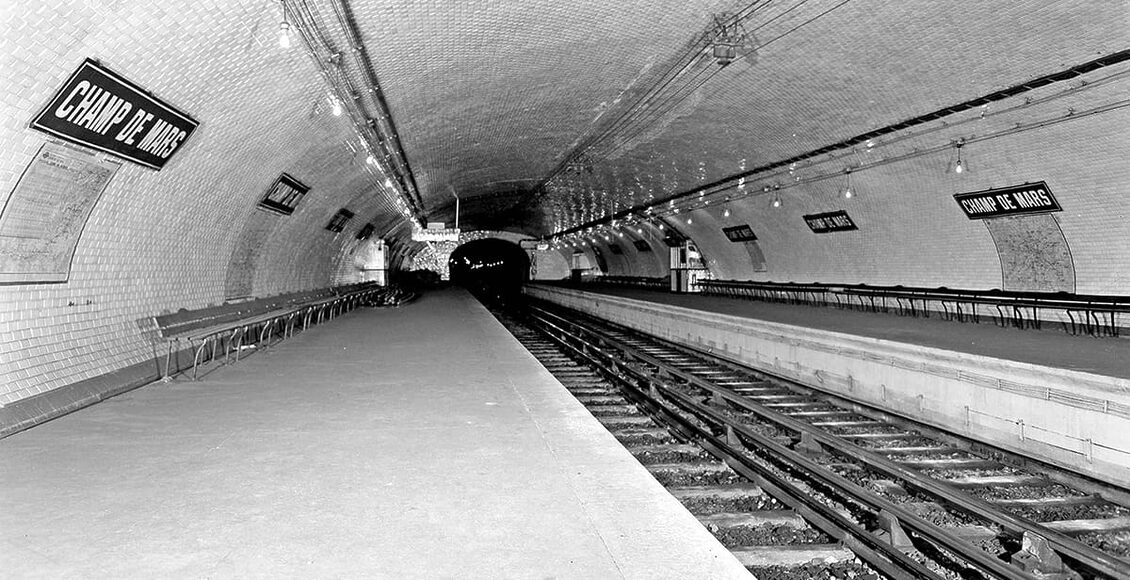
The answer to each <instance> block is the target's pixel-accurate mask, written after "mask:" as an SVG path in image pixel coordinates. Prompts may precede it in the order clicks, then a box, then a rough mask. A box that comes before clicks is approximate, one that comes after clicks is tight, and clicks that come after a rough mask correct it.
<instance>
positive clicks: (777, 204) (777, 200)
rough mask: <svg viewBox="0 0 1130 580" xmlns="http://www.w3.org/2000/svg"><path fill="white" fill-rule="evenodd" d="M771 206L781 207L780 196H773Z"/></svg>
mask: <svg viewBox="0 0 1130 580" xmlns="http://www.w3.org/2000/svg"><path fill="white" fill-rule="evenodd" d="M773 207H781V198H779V197H775V198H773Z"/></svg>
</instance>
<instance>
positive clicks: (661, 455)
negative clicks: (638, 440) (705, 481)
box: [628, 443, 709, 465]
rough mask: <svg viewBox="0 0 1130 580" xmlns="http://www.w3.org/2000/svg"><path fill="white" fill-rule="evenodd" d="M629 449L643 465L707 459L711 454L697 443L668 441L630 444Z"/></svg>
mask: <svg viewBox="0 0 1130 580" xmlns="http://www.w3.org/2000/svg"><path fill="white" fill-rule="evenodd" d="M628 450H629V451H631V453H632V455H633V456H635V458H636V460H637V461H639V462H640V463H642V464H643V465H662V464H672V463H687V462H694V461H705V460H708V459H709V456H708V455H707V454H706V453H705V452H704V451H703V450H702V449H701V448H700V447H698V446H697V445H686V444H682V443H668V444H663V445H635V446H631V445H629V446H628Z"/></svg>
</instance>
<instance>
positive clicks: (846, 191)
mask: <svg viewBox="0 0 1130 580" xmlns="http://www.w3.org/2000/svg"><path fill="white" fill-rule="evenodd" d="M844 198H846V199H851V189H845V190H844Z"/></svg>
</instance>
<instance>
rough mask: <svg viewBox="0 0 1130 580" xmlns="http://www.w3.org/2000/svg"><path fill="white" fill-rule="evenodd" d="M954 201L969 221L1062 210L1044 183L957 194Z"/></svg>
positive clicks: (1038, 182)
mask: <svg viewBox="0 0 1130 580" xmlns="http://www.w3.org/2000/svg"><path fill="white" fill-rule="evenodd" d="M953 198H954V199H955V200H957V203H958V205H960V206H961V210H962V211H964V212H965V216H966V217H968V218H969V219H971V220H981V219H986V218H994V217H1001V216H1006V215H1023V214H1030V213H1046V212H1052V211H1062V210H1063V208H1061V207H1059V203H1058V202H1057V201H1056V200H1055V197H1054V196H1053V195H1052V191H1051V189H1049V188H1048V184H1046V183H1044V182H1043V181H1037V182H1035V183H1025V184H1024V185H1014V186H1012V187H1002V188H1000V189H986V190H984V191H974V192H972V193H958V194H956V195H954V196H953Z"/></svg>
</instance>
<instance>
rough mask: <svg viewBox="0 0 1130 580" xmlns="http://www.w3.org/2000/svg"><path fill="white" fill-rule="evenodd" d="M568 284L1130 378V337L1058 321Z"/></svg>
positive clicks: (597, 291) (586, 288) (701, 308)
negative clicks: (966, 319) (1066, 327)
mask: <svg viewBox="0 0 1130 580" xmlns="http://www.w3.org/2000/svg"><path fill="white" fill-rule="evenodd" d="M566 287H570V288H579V289H581V290H584V291H586V292H593V293H597V294H608V295H611V296H620V297H622V298H630V299H633V300H644V301H647V302H657V303H660V304H669V305H672V306H679V307H682V308H690V309H695V310H704V311H707V312H716V313H720V314H728V315H731V316H742V317H746V318H756V319H758V320H766V321H769V322H776V323H780V324H791V325H794V326H803V327H806V328H815V329H820V330H830V331H833V332H842V333H846V334H855V335H858V336H866V337H870V338H881V339H884V340H892V341H896V342H903V343H908V344H917V345H921V346H929V347H933V348H941V349H945V350H951V351H955V352H964V353H968V354H976V355H981V356H988V357H993V358H999V359H1004V360H1012V361H1018V362H1025V363H1031V364H1035V365H1043V366H1048V367H1053V368H1061V369H1068V370H1074V371H1081V372H1087V373H1093V374H1097V375H1103V376H1108V377H1117V378H1124V379H1126V378H1130V339H1127V338H1111V337H1101V338H1096V337H1092V336H1087V335H1071V334H1068V333H1066V332H1064V331H1063V330H1060V329H1059V325H1057V324H1047V325H1045V326H1046V327H1048V328H1047V329H1044V330H1033V329H1025V330H1020V329H1017V328H1002V327H1000V326H996V325H994V324H992V322H986V323H981V324H971V323H962V322H952V321H947V320H945V319H944V318H942V317H941V316H938V315H931V317H930V318H921V317H913V316H898V315H896V314H884V313H874V312H862V311H858V310H844V309H840V308H835V307H821V306H806V305H794V304H779V303H775V302H757V301H754V300H742V299H737V298H725V297H721V296H703V295H702V294H672V293H670V292H661V291H656V290H644V289H637V288H616V287H608V286H599V285H583V286H579V287H578V286H571V285H567V286H566Z"/></svg>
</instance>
